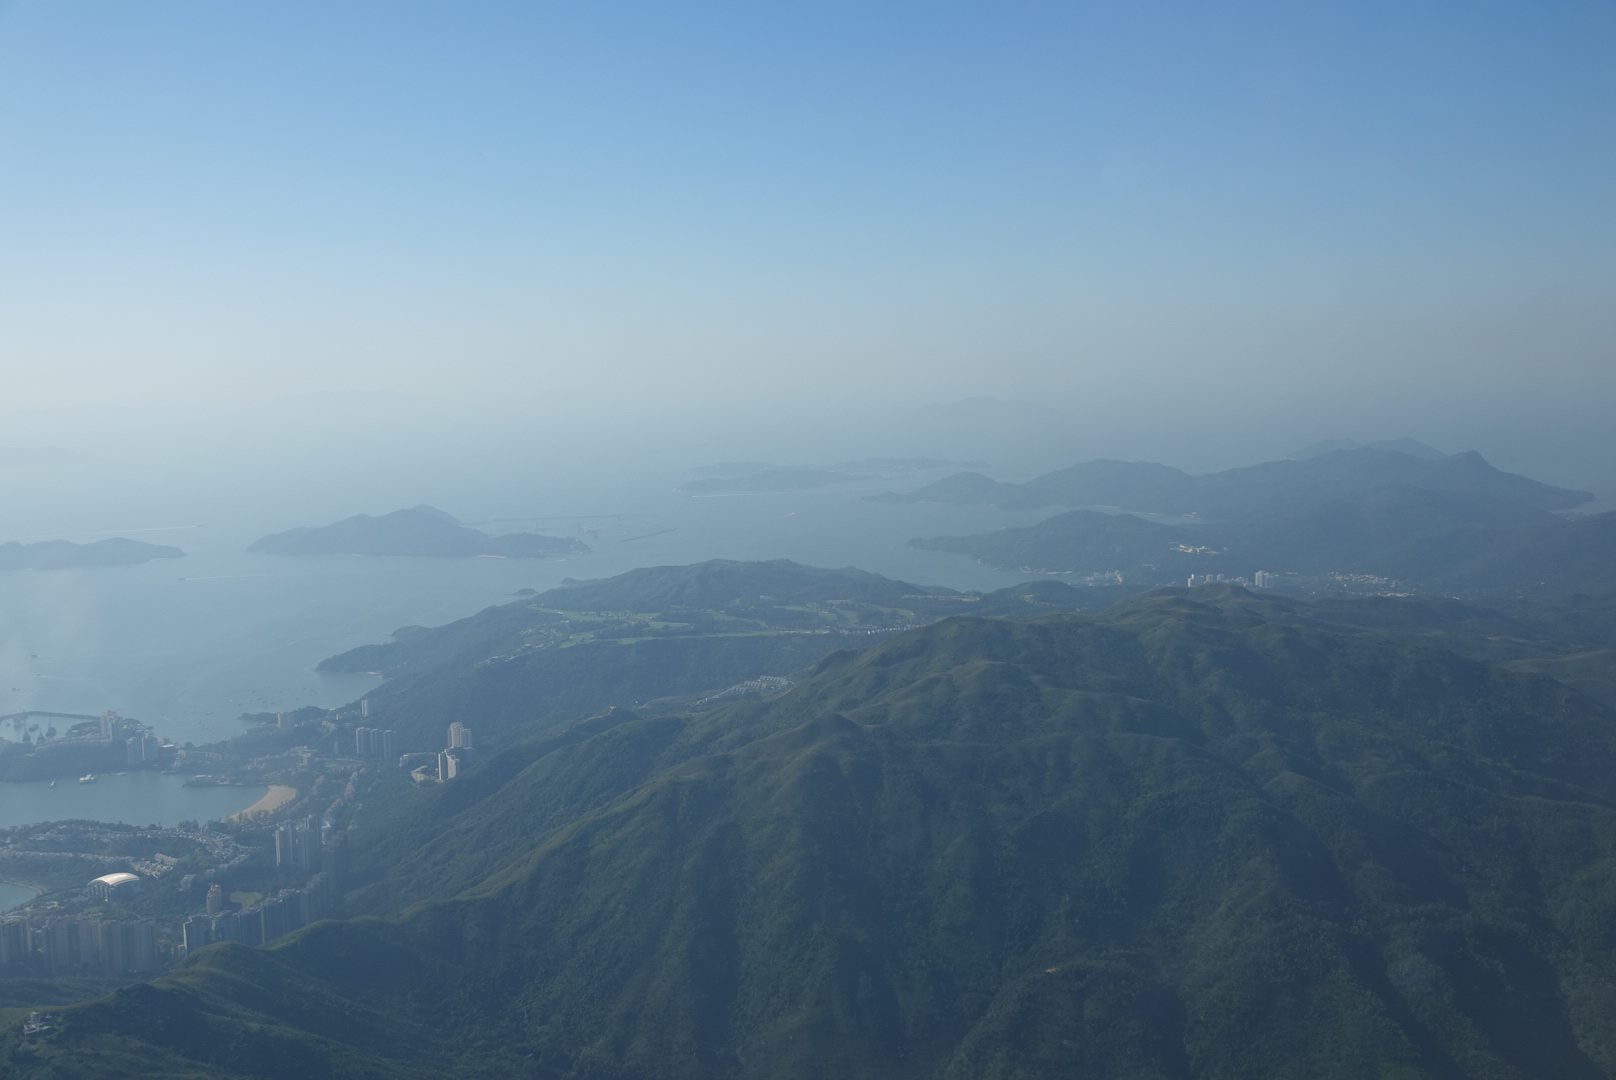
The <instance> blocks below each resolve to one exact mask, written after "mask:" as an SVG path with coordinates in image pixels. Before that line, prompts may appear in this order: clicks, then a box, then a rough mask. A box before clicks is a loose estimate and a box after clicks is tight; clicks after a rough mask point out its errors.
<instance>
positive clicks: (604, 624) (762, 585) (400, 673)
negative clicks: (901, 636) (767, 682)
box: [320, 559, 1124, 750]
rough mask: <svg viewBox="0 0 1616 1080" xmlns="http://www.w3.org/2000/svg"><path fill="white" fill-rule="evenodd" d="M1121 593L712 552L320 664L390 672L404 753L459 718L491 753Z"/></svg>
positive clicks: (389, 701)
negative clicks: (547, 733)
mask: <svg viewBox="0 0 1616 1080" xmlns="http://www.w3.org/2000/svg"><path fill="white" fill-rule="evenodd" d="M1123 593H1124V590H1122V589H1121V588H1093V589H1074V588H1070V587H1067V586H1065V585H1062V584H1059V583H1056V582H1043V583H1040V584H1038V585H1035V586H1026V587H1019V586H1018V587H1013V588H1010V589H1003V590H999V591H997V592H994V593H988V594H985V595H984V594H977V593H970V594H965V593H957V592H954V591H953V590H951V589H942V588H933V587H928V586H922V585H914V584H911V583H909V582H904V581H895V580H893V579H891V578H886V577H882V576H881V575H879V574H871V573H868V572H866V571H863V570H855V569H852V568H844V569H840V570H827V569H822V568H819V567H812V566H803V565H801V564H798V563H794V562H790V561H788V560H784V559H781V560H775V561H773V562H736V561H732V560H724V559H715V560H711V561H708V562H704V563H697V564H694V565H691V566H660V567H647V568H643V569H637V570H630V571H628V572H626V573H623V574H619V575H617V576H616V577H612V578H606V579H603V580H599V581H589V582H576V583H573V584H570V585H564V586H562V587H560V588H556V589H551V590H549V591H547V592H544V593H541V594H539V595H536V596H533V597H530V598H527V599H523V600H519V601H516V602H514V603H510V604H503V605H500V606H498V607H491V608H487V609H485V610H483V611H481V612H479V613H477V614H476V615H473V616H470V617H469V618H465V619H460V620H458V621H456V622H453V623H450V624H448V625H446V626H440V627H434V628H432V629H427V628H425V627H404V628H401V629H400V630H398V631H395V633H394V640H393V641H390V642H386V643H382V644H377V645H366V646H361V647H360V648H357V649H353V650H350V651H349V652H346V653H343V654H342V655H340V656H335V657H331V658H330V659H328V660H326V661H324V662H322V663H321V665H320V668H321V670H325V671H376V672H381V673H383V674H385V675H387V676H389V677H390V679H389V681H388V682H387V683H385V684H384V685H383V686H382V687H380V688H379V689H378V690H376V691H374V692H372V693H371V694H370V695H369V700H370V705H371V717H372V718H373V719H374V721H375V722H376V723H377V724H379V725H382V726H385V727H388V728H391V729H393V730H395V731H397V732H398V733H399V735H400V738H401V748H402V749H409V750H428V749H435V748H437V747H438V746H440V745H441V740H442V737H443V729H444V727H445V726H446V725H447V724H449V723H450V722H451V721H454V720H460V721H463V722H465V723H468V724H471V725H472V726H473V727H474V728H475V729H476V731H477V732H478V736H477V737H478V740H479V742H480V744H482V745H484V746H487V747H490V748H491V747H493V746H497V745H508V744H510V743H511V742H513V741H518V740H521V739H528V738H533V737H535V736H537V735H539V734H540V733H541V732H542V731H543V729H544V728H546V727H547V726H548V725H549V724H551V723H554V722H557V721H559V720H562V719H567V720H570V719H575V718H577V717H578V716H580V715H587V714H589V713H591V712H599V711H602V710H604V709H606V708H608V707H609V706H613V705H616V706H625V707H626V706H636V707H637V706H641V705H643V704H644V703H646V702H653V701H659V700H661V699H669V698H672V699H680V698H685V697H689V696H691V695H698V694H702V693H704V692H705V693H712V692H715V691H719V690H723V689H724V688H725V687H728V686H731V685H734V684H736V683H739V682H744V681H746V680H749V679H756V678H757V677H758V676H760V675H772V676H784V675H790V674H792V673H793V672H796V671H799V670H801V669H803V668H806V667H809V666H811V665H812V664H814V663H815V662H817V661H818V660H819V659H820V658H821V657H822V656H824V655H825V654H826V653H828V652H831V651H833V650H836V649H839V648H846V647H848V646H849V645H854V644H866V643H868V642H870V641H871V640H874V639H877V638H880V637H883V636H885V635H887V634H890V633H893V632H895V631H897V630H899V629H902V628H904V627H908V626H916V625H920V624H922V623H926V622H931V621H933V620H935V619H938V618H942V617H944V616H945V615H950V614H954V613H955V612H958V611H962V610H970V611H973V612H980V613H983V614H991V615H1004V614H1015V615H1031V614H1035V613H1038V612H1040V611H1049V610H1080V609H1098V608H1101V607H1104V606H1106V605H1107V604H1109V603H1111V602H1113V601H1114V600H1116V599H1118V598H1119V595H1121V594H1123ZM680 704H683V703H681V702H679V701H678V700H675V701H674V702H672V703H667V702H664V707H662V708H660V709H659V711H666V708H667V707H674V706H677V705H680Z"/></svg>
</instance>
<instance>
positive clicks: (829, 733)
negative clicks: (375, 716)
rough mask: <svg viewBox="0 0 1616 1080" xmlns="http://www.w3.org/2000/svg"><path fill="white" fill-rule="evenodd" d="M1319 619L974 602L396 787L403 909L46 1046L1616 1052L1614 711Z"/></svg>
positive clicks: (1128, 1066)
mask: <svg viewBox="0 0 1616 1080" xmlns="http://www.w3.org/2000/svg"><path fill="white" fill-rule="evenodd" d="M1448 614H1449V615H1450V616H1452V621H1453V622H1455V623H1456V624H1471V625H1472V626H1474V625H1476V624H1477V621H1478V620H1479V621H1480V622H1481V623H1486V622H1488V621H1489V620H1495V621H1503V622H1507V621H1508V620H1509V618H1510V616H1507V615H1501V614H1497V613H1490V614H1466V613H1461V612H1449V613H1448ZM1376 618H1379V619H1381V620H1383V621H1390V622H1396V621H1397V620H1396V617H1395V616H1394V615H1392V614H1390V613H1388V612H1384V611H1383V612H1381V613H1380V614H1379V615H1376V614H1375V613H1374V612H1370V613H1369V614H1368V615H1367V616H1366V618H1365V621H1372V620H1373V619H1376ZM1315 621H1316V620H1314V619H1313V617H1312V615H1311V614H1310V613H1309V611H1308V609H1307V608H1306V607H1305V606H1296V605H1291V606H1287V605H1285V604H1273V603H1270V602H1268V601H1266V600H1264V599H1262V598H1257V597H1253V596H1251V595H1250V594H1247V593H1244V592H1242V591H1240V590H1234V589H1205V590H1197V591H1195V592H1192V593H1189V594H1185V593H1184V592H1183V591H1174V592H1172V593H1168V594H1163V595H1152V596H1144V597H1139V598H1136V599H1134V600H1131V601H1128V602H1125V603H1123V604H1121V605H1119V606H1117V607H1115V608H1113V609H1111V610H1109V611H1107V612H1105V613H1103V614H1101V615H1073V614H1058V615H1044V616H1040V617H1037V618H1034V619H1030V620H1025V621H1015V620H1002V619H982V618H970V617H954V618H948V619H944V620H942V621H940V622H937V623H934V624H932V625H928V626H925V627H922V628H919V629H915V630H910V631H908V632H905V633H902V634H898V635H896V636H894V637H892V638H890V639H888V640H886V641H884V642H881V643H880V644H878V645H875V646H874V647H872V648H870V649H867V650H864V651H861V652H839V653H835V654H833V655H831V656H829V657H827V658H826V659H825V660H824V661H822V662H821V663H820V665H819V667H818V671H817V672H816V673H815V674H814V675H813V676H812V677H810V678H808V679H806V680H804V681H803V682H801V683H800V684H799V685H798V686H797V687H796V688H795V689H794V690H792V691H791V692H789V693H787V694H785V695H784V696H782V697H779V698H777V699H774V700H772V701H769V702H764V703H742V704H738V705H735V706H730V707H727V708H724V709H719V710H714V711H709V712H706V713H702V714H699V715H694V716H664V717H638V716H633V715H625V714H622V713H618V714H611V715H607V716H603V717H600V718H598V719H596V720H592V721H589V722H587V723H585V724H583V725H580V726H578V727H575V728H573V729H571V730H570V731H567V732H565V733H563V734H562V735H558V736H555V737H552V738H551V739H549V740H547V741H545V742H543V743H537V744H532V745H528V746H524V747H513V748H511V749H510V750H507V751H505V752H504V753H501V754H498V755H495V756H494V757H492V758H491V759H490V760H488V761H485V762H484V763H483V764H481V765H479V766H478V767H477V768H476V769H474V770H472V775H470V776H468V777H467V778H465V780H464V782H457V783H453V784H449V785H445V786H443V787H441V788H435V789H433V790H431V791H426V792H415V791H409V790H404V789H398V790H394V791H392V792H382V793H378V795H377V796H376V797H375V802H374V805H370V806H367V807H366V808H365V809H363V810H362V811H361V812H360V814H359V815H358V818H357V820H356V824H355V826H354V829H353V833H352V842H353V844H354V846H355V847H356V849H358V861H359V863H360V870H361V876H362V877H363V878H365V880H364V881H362V882H361V885H360V888H359V890H358V891H357V892H356V893H355V894H354V899H355V901H356V902H358V903H361V904H364V905H368V906H369V907H370V908H371V909H373V910H385V909H387V908H388V907H389V901H390V900H391V901H394V902H395V906H397V907H398V908H400V909H399V910H397V911H396V913H395V914H392V915H390V916H389V917H387V918H380V919H377V918H370V919H359V920H355V921H352V922H345V923H341V922H327V923H321V924H317V925H315V926H312V927H309V928H307V929H305V930H304V931H302V932H300V933H299V934H297V935H294V936H293V937H291V938H288V939H286V940H285V942H284V943H282V944H281V945H279V946H277V947H275V948H272V949H268V950H264V951H260V952H250V951H248V950H242V949H239V948H235V947H215V948H210V949H207V950H203V951H202V952H201V953H199V954H198V955H197V956H196V957H193V958H191V959H190V960H188V961H187V962H186V963H184V964H183V965H182V966H181V967H180V968H179V969H178V970H177V971H176V972H175V973H174V974H173V975H172V976H170V977H168V978H165V979H160V980H157V981H156V982H155V983H152V984H150V985H147V986H141V987H136V988H130V989H126V990H122V991H118V992H117V993H114V994H113V995H111V996H110V997H107V998H104V999H101V1000H98V1001H95V1002H89V1003H84V1004H80V1005H73V1006H68V1007H65V1008H59V1009H57V1010H55V1016H56V1019H57V1022H58V1030H57V1032H56V1033H54V1034H51V1035H48V1036H45V1037H43V1038H41V1039H38V1040H35V1041H32V1042H29V1043H28V1044H27V1045H25V1046H19V1044H18V1043H17V1042H16V1040H15V1038H14V1037H13V1039H12V1041H11V1042H10V1043H9V1045H8V1048H7V1052H8V1053H9V1055H10V1059H9V1064H10V1066H11V1068H12V1071H13V1072H14V1073H15V1074H16V1075H19V1076H24V1077H31V1076H64V1077H65V1076H73V1077H100V1076H124V1075H138V1074H146V1075H158V1074H161V1075H170V1076H192V1075H195V1076H204V1075H205V1076H212V1077H226V1078H232V1077H282V1076H286V1077H290V1076H300V1077H301V1076H329V1077H337V1076H341V1077H405V1076H416V1075H436V1076H465V1077H483V1076H488V1077H493V1076H502V1077H503V1076H531V1077H599V1078H607V1077H611V1078H624V1080H626V1078H630V1077H651V1076H655V1077H691V1078H695V1077H702V1078H712V1077H734V1078H743V1077H744V1078H753V1077H757V1078H764V1077H767V1078H771V1080H772V1078H778V1077H784V1078H792V1077H805V1078H806V1077H827V1076H835V1077H871V1078H874V1077H882V1078H887V1077H916V1078H919V1077H925V1078H956V1077H957V1078H966V1077H971V1078H977V1077H990V1078H1005V1080H1009V1078H1012V1077H1015V1078H1031V1077H1068V1076H1104V1077H1140V1078H1169V1077H1173V1078H1179V1077H1195V1078H1202V1077H1205V1078H1213V1077H1216V1078H1234V1077H1242V1078H1244V1077H1264V1078H1266V1077H1282V1076H1283V1077H1310V1078H1311V1077H1399V1078H1416V1077H1433V1078H1437V1077H1440V1078H1451V1077H1499V1078H1503V1077H1509V1078H1520V1077H1543V1078H1549V1077H1555V1078H1561V1077H1572V1078H1581V1077H1587V1078H1593V1077H1606V1076H1609V1075H1612V1074H1613V1073H1616V1023H1613V1021H1612V1017H1616V933H1613V931H1612V927H1616V805H1613V804H1616V714H1613V713H1612V712H1611V711H1610V710H1609V709H1607V708H1605V707H1603V706H1601V705H1599V704H1597V703H1595V702H1594V701H1592V700H1591V699H1589V698H1587V697H1585V696H1583V695H1581V694H1579V693H1577V692H1576V691H1574V690H1571V689H1569V688H1568V687H1566V686H1565V685H1563V684H1561V683H1559V682H1556V681H1554V680H1552V679H1549V678H1546V677H1544V676H1541V675H1537V674H1532V673H1523V672H1516V671H1511V670H1508V669H1506V668H1504V667H1501V666H1498V665H1489V664H1486V663H1482V662H1479V661H1476V660H1471V659H1466V658H1462V657H1460V656H1458V655H1456V654H1454V653H1452V652H1450V651H1447V650H1443V649H1439V648H1435V647H1432V646H1429V645H1423V644H1418V643H1413V642H1411V641H1409V640H1407V639H1406V638H1404V639H1397V638H1393V637H1390V636H1387V635H1386V634H1383V633H1373V632H1363V631H1349V630H1342V629H1327V628H1324V627H1323V626H1322V625H1315V624H1314V622H1315ZM1412 621H1413V622H1415V623H1418V624H1421V625H1424V624H1429V623H1430V622H1431V618H1430V617H1429V616H1421V617H1420V618H1418V619H1415V620H1412ZM416 795H418V796H419V798H418V799H414V800H413V801H412V796H416ZM451 892H452V893H453V895H450V893H451ZM411 901H414V903H413V905H412V906H407V907H405V906H403V905H405V904H408V903H410V902H411Z"/></svg>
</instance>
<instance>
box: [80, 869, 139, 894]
mask: <svg viewBox="0 0 1616 1080" xmlns="http://www.w3.org/2000/svg"><path fill="white" fill-rule="evenodd" d="M139 888H140V876H139V875H138V874H130V873H127V872H119V873H116V874H102V875H101V876H100V877H98V878H96V879H95V880H94V881H92V882H90V884H89V885H88V886H87V887H86V888H85V890H84V891H85V892H87V893H89V894H90V895H91V896H95V897H98V898H100V899H102V900H105V899H106V898H107V897H109V896H111V895H112V894H113V893H115V892H121V891H123V890H126V889H127V890H128V891H130V892H134V891H136V890H138V889H139Z"/></svg>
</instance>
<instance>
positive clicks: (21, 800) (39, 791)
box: [0, 772, 269, 829]
mask: <svg viewBox="0 0 1616 1080" xmlns="http://www.w3.org/2000/svg"><path fill="white" fill-rule="evenodd" d="M186 779H187V778H186V777H183V776H177V775H172V774H168V773H154V772H130V773H122V774H117V773H114V774H111V775H108V776H103V777H100V778H99V779H98V780H97V781H96V782H95V783H93V784H80V783H78V782H77V781H74V780H58V781H57V782H56V786H55V787H51V786H50V784H49V783H47V782H38V783H30V784H0V829H9V828H12V827H14V826H17V825H30V824H33V823H34V822H39V821H65V820H68V819H70V818H79V819H84V820H88V821H118V822H122V823H123V824H125V825H157V826H159V827H162V828H168V827H171V826H174V825H177V824H179V823H180V822H182V821H199V822H204V823H205V822H209V821H217V820H219V819H220V818H224V817H229V816H230V815H231V814H234V813H236V812H238V811H241V810H245V809H247V807H249V806H251V805H252V804H253V803H255V802H257V801H258V800H259V799H261V798H263V797H264V793H265V792H266V791H268V790H269V789H268V788H266V787H186V786H185V781H186Z"/></svg>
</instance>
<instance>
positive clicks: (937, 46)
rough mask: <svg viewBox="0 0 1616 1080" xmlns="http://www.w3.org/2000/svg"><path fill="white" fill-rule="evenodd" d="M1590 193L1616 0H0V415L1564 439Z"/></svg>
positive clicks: (1607, 157) (1604, 198)
mask: <svg viewBox="0 0 1616 1080" xmlns="http://www.w3.org/2000/svg"><path fill="white" fill-rule="evenodd" d="M1613 192H1616V5H1612V4H1611V3H1609V2H1608V0H1597V2H1587V3H1569V2H1552V0H1551V2H1542V0H1538V2H1519V3H1489V2H1485V0H1465V2H1462V3H1461V2H1452V3H1447V2H1431V3H1426V2H1419V0H1397V2H1385V3H1383V2H1369V0H1353V2H1350V3H1306V2H1303V3H1297V2H1294V0H1292V2H1287V3H1216V2H1210V3H1209V2H1197V3H1155V2H1148V0H1146V2H1123V0H1116V2H1098V3H1079V2H1073V3H1060V4H1057V3H1016V2H997V3H991V4H989V3H979V4H960V3H943V2H937V0H931V2H927V3H880V2H871V0H861V2H859V3H840V2H826V0H817V2H814V3H752V4H726V3H701V2H687V3H677V4H670V3H656V4H649V3H611V2H604V3H568V4H557V3H544V2H521V3H498V2H486V0H485V2H479V3H475V4H452V3H447V2H443V3H408V2H401V0H388V2H385V3H367V2H360V0H344V2H340V3H332V2H330V0H321V2H318V3H313V2H294V0H277V2H274V3H252V4H248V3H219V2H217V0H206V2H163V0H141V2H137V3H130V2H125V0H118V2H99V3H84V2H75V0H36V2H0V355H3V357H4V368H5V376H6V379H5V383H6V386H5V401H4V406H5V407H6V408H9V409H53V408H60V407H66V406H73V405H80V404H114V403H115V404H128V403H133V404H142V403H151V402H159V401H176V400H177V401H181V402H207V401H211V400H215V399H226V398H236V399H240V398H242V397H247V398H254V397H258V396H260V395H267V394H309V393H323V392H326V391H333V392H340V393H344V394H352V393H362V392H365V391H367V390H368V389H370V388H374V387H378V386H383V387H387V388H389V389H392V390H397V391H399V392H402V393H405V394H409V395H415V396H419V397H424V398H426V399H428V400H431V401H434V402H439V401H441V402H445V403H452V404H455V405H456V406H457V407H465V406H467V405H476V404H478V403H484V402H496V403H509V402H512V401H523V400H528V399H532V398H545V397H548V396H549V395H552V394H555V393H564V394H576V395H581V396H582V397H584V398H586V399H589V400H600V398H601V397H602V396H608V395H613V394H626V395H630V396H633V397H636V398H639V399H642V400H643V399H651V400H655V401H668V402H673V403H684V402H687V401H689V400H692V399H698V398H699V399H702V400H707V401H713V400H720V401H731V400H747V399H756V398H762V397H768V396H771V395H780V394H791V395H801V396H803V397H805V398H806V399H807V400H809V401H819V400H824V399H827V398H830V397H832V396H843V397H849V396H863V395H877V396H879V395H892V396H893V397H894V399H895V400H896V399H901V401H902V403H903V404H905V405H909V404H919V403H922V402H925V401H929V400H946V399H948V398H951V397H958V396H964V395H969V394H983V393H988V394H996V395H998V396H1001V397H1010V398H1017V397H1019V398H1029V399H1034V400H1039V401H1047V402H1051V403H1054V404H1058V405H1061V406H1062V407H1066V408H1071V409H1074V410H1077V411H1079V412H1083V411H1085V410H1088V411H1092V410H1103V411H1104V412H1106V413H1107V414H1108V415H1111V416H1140V415H1146V414H1149V413H1151V412H1152V411H1153V410H1165V412H1164V413H1163V415H1172V416H1178V415H1183V414H1187V413H1189V412H1192V411H1193V410H1195V409H1196V408H1198V407H1205V408H1214V409H1224V410H1228V411H1229V414H1230V415H1231V416H1238V417H1240V418H1242V419H1246V420H1251V421H1252V422H1257V421H1259V420H1260V419H1261V417H1263V416H1264V415H1269V414H1272V413H1274V412H1276V411H1281V410H1287V409H1294V410H1301V411H1302V412H1304V413H1306V412H1307V411H1308V410H1312V411H1313V413H1315V414H1319V415H1323V414H1324V411H1326V410H1327V406H1326V404H1322V403H1330V404H1329V405H1328V408H1339V409H1341V410H1344V415H1346V416H1347V418H1348V419H1347V420H1346V421H1343V425H1342V426H1347V425H1348V424H1349V423H1354V422H1356V421H1354V420H1353V419H1352V418H1354V417H1359V418H1361V417H1372V416H1374V415H1376V413H1377V410H1384V411H1389V412H1390V413H1391V414H1393V415H1394V416H1395V417H1401V416H1402V415H1404V414H1407V415H1409V416H1416V417H1417V416H1418V415H1419V413H1420V410H1433V409H1447V410H1450V411H1459V412H1463V413H1464V414H1465V415H1467V416H1470V417H1472V418H1474V419H1476V422H1478V423H1481V422H1492V421H1491V420H1489V419H1488V418H1498V417H1507V416H1511V415H1523V416H1525V415H1529V416H1531V417H1532V418H1533V420H1534V422H1554V423H1559V424H1562V425H1569V426H1570V427H1576V426H1577V425H1579V424H1580V425H1584V426H1588V425H1593V424H1595V423H1597V422H1602V421H1601V420H1599V419H1598V418H1601V417H1602V416H1603V415H1607V414H1608V410H1609V408H1610V407H1611V406H1612V405H1613V404H1616V350H1613V345H1616V256H1613V252H1616V212H1613ZM1392 423H1393V426H1394V427H1401V428H1402V430H1409V431H1410V433H1412V434H1416V435H1419V434H1426V433H1427V432H1422V431H1420V430H1413V429H1412V428H1413V425H1412V424H1403V423H1401V422H1400V421H1398V420H1393V421H1392ZM1371 426H1372V425H1371ZM1439 426H1440V425H1439ZM1400 433H1402V431H1401V430H1394V431H1386V432H1383V431H1372V430H1366V429H1365V425H1364V424H1362V423H1358V424H1357V426H1356V427H1354V428H1353V429H1352V430H1342V428H1341V427H1337V428H1336V429H1335V430H1330V431H1323V432H1321V433H1320V434H1324V435H1338V434H1344V435H1362V436H1366V437H1381V436H1384V435H1385V434H1400ZM3 441H4V440H0V442H3Z"/></svg>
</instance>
